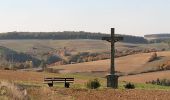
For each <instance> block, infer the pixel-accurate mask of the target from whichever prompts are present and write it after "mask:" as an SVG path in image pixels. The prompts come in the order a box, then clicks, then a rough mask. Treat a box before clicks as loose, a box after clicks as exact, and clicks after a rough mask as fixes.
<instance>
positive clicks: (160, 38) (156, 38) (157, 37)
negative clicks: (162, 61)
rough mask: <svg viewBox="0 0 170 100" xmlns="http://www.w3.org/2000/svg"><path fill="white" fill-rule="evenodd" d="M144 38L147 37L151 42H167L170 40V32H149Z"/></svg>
mask: <svg viewBox="0 0 170 100" xmlns="http://www.w3.org/2000/svg"><path fill="white" fill-rule="evenodd" d="M144 38H145V39H147V40H148V41H149V42H150V43H153V42H154V43H160V42H167V41H169V40H170V33H160V34H148V35H144Z"/></svg>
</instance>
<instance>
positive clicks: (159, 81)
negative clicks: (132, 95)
mask: <svg viewBox="0 0 170 100" xmlns="http://www.w3.org/2000/svg"><path fill="white" fill-rule="evenodd" d="M146 83H147V84H154V85H162V86H170V80H168V79H159V78H158V79H156V80H152V81H149V82H146Z"/></svg>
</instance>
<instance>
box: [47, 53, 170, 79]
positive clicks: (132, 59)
mask: <svg viewBox="0 0 170 100" xmlns="http://www.w3.org/2000/svg"><path fill="white" fill-rule="evenodd" d="M151 55H152V53H140V54H134V55H128V56H124V57H119V58H116V61H115V66H116V71H117V73H118V74H120V75H132V74H141V73H149V72H153V71H161V70H164V69H161V68H160V65H162V64H163V63H166V62H167V61H169V60H170V58H169V57H170V52H169V51H165V52H157V55H158V57H161V58H159V59H156V60H155V61H152V62H148V60H149V58H150V56H151ZM109 68H110V60H101V61H93V62H85V63H79V64H70V65H62V66H53V67H49V71H50V70H52V69H53V71H54V72H58V73H90V74H98V75H100V76H105V75H106V74H107V73H108V72H109Z"/></svg>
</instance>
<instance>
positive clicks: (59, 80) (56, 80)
mask: <svg viewBox="0 0 170 100" xmlns="http://www.w3.org/2000/svg"><path fill="white" fill-rule="evenodd" d="M44 81H45V82H57V83H59V82H61V83H63V82H68V83H73V82H74V78H60V77H51V78H44Z"/></svg>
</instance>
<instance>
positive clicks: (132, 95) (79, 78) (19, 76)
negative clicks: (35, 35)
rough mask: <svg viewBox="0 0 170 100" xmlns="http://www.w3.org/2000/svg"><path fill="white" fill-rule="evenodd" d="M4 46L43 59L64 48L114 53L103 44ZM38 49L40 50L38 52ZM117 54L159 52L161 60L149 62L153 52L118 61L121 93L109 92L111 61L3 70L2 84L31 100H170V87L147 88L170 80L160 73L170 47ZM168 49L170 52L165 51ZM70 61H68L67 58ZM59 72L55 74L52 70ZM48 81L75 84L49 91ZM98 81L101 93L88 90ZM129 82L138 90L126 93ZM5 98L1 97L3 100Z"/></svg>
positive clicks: (71, 42) (10, 42) (51, 42)
mask: <svg viewBox="0 0 170 100" xmlns="http://www.w3.org/2000/svg"><path fill="white" fill-rule="evenodd" d="M0 45H1V46H3V47H6V48H9V49H11V50H14V51H16V52H22V53H28V52H30V51H34V53H35V54H38V56H35V58H37V59H39V58H41V56H40V54H41V53H42V52H43V53H45V52H51V51H55V50H58V49H61V48H69V50H70V51H72V54H73V55H74V54H77V53H80V52H90V53H103V52H109V51H110V44H109V43H108V42H106V41H101V40H0ZM35 48H36V49H35ZM116 49H117V51H121V52H125V51H131V50H144V51H145V50H146V49H147V50H150V49H154V50H158V51H157V52H156V53H157V58H156V59H155V60H153V61H151V62H149V61H148V59H149V58H150V57H151V56H152V54H153V52H143V51H142V52H137V53H132V54H129V55H125V56H121V57H116V60H115V66H116V71H117V73H118V74H120V75H122V76H121V77H120V78H119V89H116V90H113V89H110V88H106V77H105V76H106V75H107V74H108V73H109V68H110V59H105V60H97V61H89V62H81V63H73V64H67V65H54V66H47V70H46V71H42V72H36V70H34V69H30V71H24V70H0V81H7V82H9V83H10V82H12V83H15V84H16V85H17V86H19V87H22V88H25V89H26V90H27V93H28V97H29V98H30V99H32V100H46V99H52V100H56V98H57V99H59V100H62V99H63V100H75V99H76V100H79V99H81V100H87V99H90V100H91V99H93V100H103V99H113V98H114V99H116V100H124V98H126V99H127V100H136V99H138V100H147V99H148V98H149V99H150V100H155V99H159V100H161V99H162V100H165V99H169V95H170V94H169V91H170V87H167V86H158V85H152V84H145V82H147V81H151V80H156V79H157V78H160V79H164V78H166V79H170V78H169V76H170V71H169V70H160V69H159V68H160V65H162V64H164V63H167V62H168V61H169V58H170V52H169V51H168V50H169V47H168V45H167V44H165V43H156V44H130V43H116ZM162 49H165V50H166V51H161V50H162ZM64 58H65V59H67V58H66V57H64ZM48 69H50V70H55V71H53V73H51V72H50V70H48ZM44 77H74V78H75V82H74V84H71V88H69V89H65V88H63V87H64V85H63V84H55V86H54V87H53V88H49V87H48V86H47V84H43V79H44ZM94 78H98V79H99V81H100V82H101V84H102V85H101V87H100V88H99V89H97V90H91V89H87V87H86V85H85V84H86V82H87V81H89V80H91V79H94ZM127 82H132V83H134V84H135V87H136V89H133V90H126V89H124V86H123V85H125V84H126V83H127ZM1 98H4V97H2V96H0V99H1Z"/></svg>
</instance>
